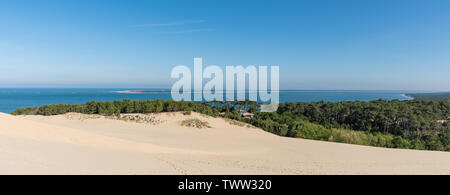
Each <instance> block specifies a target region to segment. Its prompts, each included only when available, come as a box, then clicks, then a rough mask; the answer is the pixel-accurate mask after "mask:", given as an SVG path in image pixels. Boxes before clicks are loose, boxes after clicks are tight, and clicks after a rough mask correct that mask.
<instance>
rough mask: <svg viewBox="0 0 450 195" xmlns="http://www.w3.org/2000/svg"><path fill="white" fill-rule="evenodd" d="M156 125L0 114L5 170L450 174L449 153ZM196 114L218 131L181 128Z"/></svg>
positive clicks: (224, 125)
mask: <svg viewBox="0 0 450 195" xmlns="http://www.w3.org/2000/svg"><path fill="white" fill-rule="evenodd" d="M152 116H153V117H155V119H157V120H161V121H162V123H161V124H158V125H151V124H144V123H135V122H126V121H121V120H116V119H108V118H105V117H100V116H93V115H82V114H74V113H71V114H66V115H60V116H51V117H45V116H11V115H7V114H0V174H450V153H449V152H433V151H414V150H399V149H384V148H375V147H366V146H357V145H348V144H339V143H329V142H320V141H312V140H304V139H291V138H284V137H279V136H276V135H273V134H270V133H267V132H264V131H262V130H260V129H257V128H248V127H241V126H237V125H231V124H229V122H227V121H225V120H224V119H221V118H211V117H205V116H201V115H199V114H197V113H193V114H192V115H191V116H184V115H182V114H180V113H162V114H155V115H152ZM186 118H198V119H201V120H203V121H207V122H209V124H210V125H211V126H212V128H209V129H196V128H188V127H181V126H180V125H179V123H180V121H182V120H184V119H186Z"/></svg>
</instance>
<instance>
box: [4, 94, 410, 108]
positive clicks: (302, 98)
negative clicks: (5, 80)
mask: <svg viewBox="0 0 450 195" xmlns="http://www.w3.org/2000/svg"><path fill="white" fill-rule="evenodd" d="M125 90H130V89H48V88H46V89H25V88H20V89H12V88H8V89H0V112H4V113H10V112H12V111H14V110H15V109H17V108H21V107H36V106H41V105H46V104H83V103H86V102H87V101H92V100H96V101H112V100H123V99H131V100H156V99H163V100H169V99H172V98H171V94H170V93H118V91H125ZM131 90H145V91H161V90H163V89H131ZM416 92H417V91H378V90H374V91H365V90H289V91H280V102H316V101H329V102H340V101H371V100H377V99H385V100H393V99H398V100H410V99H412V98H410V97H406V96H404V95H403V94H405V93H416Z"/></svg>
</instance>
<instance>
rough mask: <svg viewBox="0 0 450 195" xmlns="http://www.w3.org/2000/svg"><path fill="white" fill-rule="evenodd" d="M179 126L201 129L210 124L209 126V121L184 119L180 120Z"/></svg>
mask: <svg viewBox="0 0 450 195" xmlns="http://www.w3.org/2000/svg"><path fill="white" fill-rule="evenodd" d="M181 126H185V127H195V128H198V129H202V128H211V126H209V123H208V122H206V121H201V120H200V119H196V118H194V119H186V120H183V121H181Z"/></svg>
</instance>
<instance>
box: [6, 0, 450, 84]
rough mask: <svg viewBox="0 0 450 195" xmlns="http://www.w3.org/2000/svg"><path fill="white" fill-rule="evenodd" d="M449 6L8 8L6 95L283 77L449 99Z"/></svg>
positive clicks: (374, 0) (63, 3)
mask: <svg viewBox="0 0 450 195" xmlns="http://www.w3.org/2000/svg"><path fill="white" fill-rule="evenodd" d="M449 10H450V1H448V0H440V1H439V0H423V1H417V0H351V1H350V0H329V1H324V0H314V1H313V0H308V1H306V0H305V1H301V0H295V1H265V0H264V1H262V0H261V1H250V0H248V1H243V0H239V1H230V0H226V1H225V0H222V1H219V0H213V1H211V0H205V1H197V0H192V1H184V0H183V1H182V0H180V1H173V0H164V1H162V0H158V1H156V0H155V1H150V0H145V1H144V0H142V1H137V0H122V1H118V0H73V1H69V0H53V1H44V0H29V1H25V0H0V87H113V88H114V87H119V88H120V87H128V88H132V87H136V88H141V87H148V88H155V87H170V86H171V85H172V83H174V82H175V80H172V79H170V71H171V68H172V67H174V66H176V65H187V66H193V58H194V57H203V59H204V64H205V65H219V66H225V65H244V66H247V65H279V66H280V76H281V79H280V83H281V84H280V88H281V89H369V90H372V89H388V90H391V89H392V90H397V89H404V90H450V11H449Z"/></svg>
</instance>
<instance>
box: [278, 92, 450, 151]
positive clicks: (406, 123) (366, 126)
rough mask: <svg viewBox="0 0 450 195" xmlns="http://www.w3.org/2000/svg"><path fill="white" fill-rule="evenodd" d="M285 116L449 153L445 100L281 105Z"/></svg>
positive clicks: (448, 105)
mask: <svg viewBox="0 0 450 195" xmlns="http://www.w3.org/2000/svg"><path fill="white" fill-rule="evenodd" d="M286 113H288V114H292V115H301V116H305V117H306V118H307V119H308V120H309V121H310V122H312V123H315V124H320V125H322V126H324V127H326V128H329V129H330V128H343V129H352V130H358V131H362V132H366V133H383V134H391V135H394V136H398V137H401V138H404V139H407V140H410V141H411V144H412V145H414V146H413V148H418V149H419V148H420V149H429V150H446V151H449V150H450V146H449V140H450V127H449V123H448V121H446V120H447V119H448V117H450V101H449V100H443V101H421V100H412V101H398V100H393V101H385V100H377V101H371V102H358V101H353V102H339V103H330V102H314V103H285V104H281V105H280V108H279V109H278V114H286ZM438 121H441V122H438Z"/></svg>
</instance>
